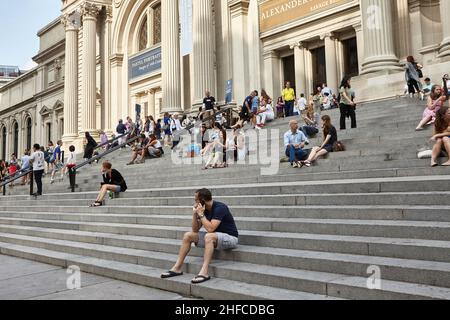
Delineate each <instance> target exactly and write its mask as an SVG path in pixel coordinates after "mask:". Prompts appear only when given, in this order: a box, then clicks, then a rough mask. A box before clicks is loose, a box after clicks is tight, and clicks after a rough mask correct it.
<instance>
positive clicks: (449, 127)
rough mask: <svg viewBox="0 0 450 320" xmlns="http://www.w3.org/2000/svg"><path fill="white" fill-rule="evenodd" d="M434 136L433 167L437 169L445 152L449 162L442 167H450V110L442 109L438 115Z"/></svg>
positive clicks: (447, 108)
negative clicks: (440, 157)
mask: <svg viewBox="0 0 450 320" xmlns="http://www.w3.org/2000/svg"><path fill="white" fill-rule="evenodd" d="M434 127H435V128H434V136H433V137H432V138H431V140H432V141H435V142H436V143H435V145H434V147H433V153H432V156H431V166H432V167H437V166H438V165H439V164H438V162H437V158H438V157H439V155H440V154H441V152H442V151H443V150H445V151H446V152H447V156H448V157H449V160H448V161H447V162H445V163H443V164H442V166H445V167H448V166H450V108H449V107H444V108H441V109H440V110H439V111H438V113H437V115H436V122H435V123H434Z"/></svg>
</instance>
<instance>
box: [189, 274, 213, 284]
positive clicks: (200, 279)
mask: <svg viewBox="0 0 450 320" xmlns="http://www.w3.org/2000/svg"><path fill="white" fill-rule="evenodd" d="M209 280H211V277H209V276H202V275H201V274H199V275H198V276H196V277H195V278H194V279H192V281H191V283H192V284H200V283H203V282H206V281H209Z"/></svg>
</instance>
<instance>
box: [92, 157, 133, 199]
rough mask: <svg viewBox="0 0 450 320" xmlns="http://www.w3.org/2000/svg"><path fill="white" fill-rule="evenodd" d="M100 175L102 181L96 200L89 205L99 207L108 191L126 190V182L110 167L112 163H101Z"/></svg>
mask: <svg viewBox="0 0 450 320" xmlns="http://www.w3.org/2000/svg"><path fill="white" fill-rule="evenodd" d="M102 175H103V182H102V184H101V185H102V188H101V189H100V193H99V194H98V197H97V200H95V202H94V203H93V204H91V207H101V206H103V201H104V200H105V197H106V194H107V193H108V192H114V193H120V192H125V191H127V188H128V187H127V184H126V183H125V180H124V178H123V177H122V175H121V174H120V172H119V171H117V170H116V169H113V168H112V164H111V163H110V162H108V161H105V162H103V164H102Z"/></svg>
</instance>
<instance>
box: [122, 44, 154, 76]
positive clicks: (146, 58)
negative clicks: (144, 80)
mask: <svg viewBox="0 0 450 320" xmlns="http://www.w3.org/2000/svg"><path fill="white" fill-rule="evenodd" d="M160 69H161V47H158V48H155V49H152V50H150V51H147V52H144V53H141V54H139V55H137V56H134V57H132V58H130V60H129V61H128V80H129V81H132V80H134V79H136V78H139V77H142V76H145V75H147V74H150V73H152V72H155V71H158V70H160Z"/></svg>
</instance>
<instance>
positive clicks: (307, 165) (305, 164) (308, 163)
mask: <svg viewBox="0 0 450 320" xmlns="http://www.w3.org/2000/svg"><path fill="white" fill-rule="evenodd" d="M302 164H303V165H304V166H306V167H308V168H309V167H311V162H309V161H303V162H302Z"/></svg>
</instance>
